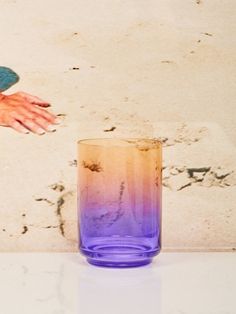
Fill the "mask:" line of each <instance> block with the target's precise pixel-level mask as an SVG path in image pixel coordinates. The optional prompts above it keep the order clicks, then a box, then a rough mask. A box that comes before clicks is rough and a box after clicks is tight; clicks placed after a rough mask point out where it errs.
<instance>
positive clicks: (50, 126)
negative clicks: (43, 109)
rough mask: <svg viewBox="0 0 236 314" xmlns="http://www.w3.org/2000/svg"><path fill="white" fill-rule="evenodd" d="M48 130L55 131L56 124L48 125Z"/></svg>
mask: <svg viewBox="0 0 236 314" xmlns="http://www.w3.org/2000/svg"><path fill="white" fill-rule="evenodd" d="M47 131H49V132H55V131H56V129H55V128H54V126H52V125H49V126H48V127H47Z"/></svg>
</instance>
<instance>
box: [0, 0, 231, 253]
mask: <svg viewBox="0 0 236 314" xmlns="http://www.w3.org/2000/svg"><path fill="white" fill-rule="evenodd" d="M55 8H56V11H55ZM235 11H236V3H234V2H233V1H225V0H223V1H219V0H216V1H210V0H208V1H207V0H202V1H194V0H193V1H187V2H184V3H183V1H181V0H175V1H173V0H162V1H161V0H158V1H154V0H151V1H148V2H147V1H138V2H137V1H133V0H131V1H123V0H122V1H113V2H110V1H105V0H102V1H90V0H89V1H86V3H85V2H84V1H75V0H69V1H67V2H64V1H61V2H58V1H54V0H50V1H47V3H46V2H45V3H42V1H38V0H35V1H33V2H29V1H20V0H16V1H10V0H8V1H3V3H2V4H1V11H0V25H1V27H0V35H1V38H2V45H1V65H3V66H9V67H11V68H12V69H14V70H15V71H16V72H17V73H18V74H19V75H20V77H21V80H20V82H19V83H18V84H17V85H15V86H14V87H13V88H12V89H10V90H9V91H8V93H11V92H15V91H18V90H24V91H27V92H29V93H32V94H35V95H38V96H39V97H42V98H44V99H46V100H48V101H50V102H51V103H52V111H54V112H55V113H56V114H60V115H61V117H62V118H63V122H62V124H61V125H59V126H58V128H57V131H56V132H55V133H51V134H46V135H43V136H36V135H21V134H18V133H16V132H14V131H13V130H11V129H8V128H3V127H0V171H1V172H0V173H1V175H0V199H1V205H0V251H61V252H68V251H76V250H77V213H76V212H77V209H76V180H77V173H76V160H77V147H76V142H77V140H79V139H82V138H89V137H157V138H160V139H161V140H162V141H163V146H164V149H163V249H164V250H170V251H179V250H184V251H185V250H186V251H193V250H198V251H199V250H204V251H205V250H210V251H215V250H216V251H217V250H220V251H224V250H226V251H234V250H235V249H236V205H235V194H236V159H235V153H236V148H235V144H236V136H235V135H236V127H235V116H236V109H235V108H236V107H235V104H234V102H235V96H236V93H235V90H236V89H235V82H236V80H235V78H236V57H235V56H236V44H235V40H234V37H235V20H234V16H233V12H235ZM55 12H56V13H55ZM21 13H22V15H24V19H23V20H22V19H21V18H20V16H21ZM9 23H11V25H12V27H7V26H8V25H9Z"/></svg>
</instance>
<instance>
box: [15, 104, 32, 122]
mask: <svg viewBox="0 0 236 314" xmlns="http://www.w3.org/2000/svg"><path fill="white" fill-rule="evenodd" d="M16 112H18V113H20V114H21V115H23V116H25V117H26V118H29V119H31V120H33V119H35V117H36V113H34V112H32V111H31V110H29V109H28V108H27V109H26V108H25V107H18V108H17V110H16Z"/></svg>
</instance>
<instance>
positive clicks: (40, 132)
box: [37, 128, 45, 135]
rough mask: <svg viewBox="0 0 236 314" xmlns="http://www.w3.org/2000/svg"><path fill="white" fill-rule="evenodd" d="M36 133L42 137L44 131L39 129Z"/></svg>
mask: <svg viewBox="0 0 236 314" xmlns="http://www.w3.org/2000/svg"><path fill="white" fill-rule="evenodd" d="M37 133H38V134H39V135H43V134H45V131H44V130H43V129H41V128H38V129H37Z"/></svg>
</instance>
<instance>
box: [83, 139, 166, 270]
mask: <svg viewBox="0 0 236 314" xmlns="http://www.w3.org/2000/svg"><path fill="white" fill-rule="evenodd" d="M161 168H162V153H161V143H160V142H159V141H158V140H156V139H137V138H135V139H133V138H130V139H129V138H127V139H112V138H110V139H108V138H106V139H85V140H80V141H79V142H78V226H79V249H80V252H81V253H82V254H83V255H85V257H86V258H87V261H88V262H89V263H90V264H93V265H97V266H105V267H136V266H142V265H146V264H149V263H150V262H151V261H152V258H153V257H154V256H155V255H157V254H158V253H159V252H160V249H161Z"/></svg>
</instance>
